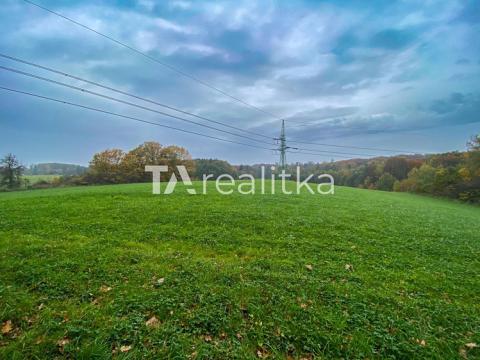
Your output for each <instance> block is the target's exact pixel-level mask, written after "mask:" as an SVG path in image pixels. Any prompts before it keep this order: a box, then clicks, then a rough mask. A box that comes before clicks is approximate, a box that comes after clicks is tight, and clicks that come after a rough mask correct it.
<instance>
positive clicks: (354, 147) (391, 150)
mask: <svg viewBox="0 0 480 360" xmlns="http://www.w3.org/2000/svg"><path fill="white" fill-rule="evenodd" d="M288 142H290V143H294V144H307V145H319V146H330V147H337V148H348V149H360V150H372V151H387V152H397V153H398V152H400V153H405V154H416V152H412V151H406V150H395V149H381V148H371V147H361V146H350V145H334V144H324V143H317V142H309V141H299V140H288Z"/></svg>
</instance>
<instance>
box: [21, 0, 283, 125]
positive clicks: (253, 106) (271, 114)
mask: <svg viewBox="0 0 480 360" xmlns="http://www.w3.org/2000/svg"><path fill="white" fill-rule="evenodd" d="M23 1H24V2H26V3H28V4H30V5H33V6H36V7H38V8H40V9H42V10H44V11H47V12H49V13H51V14H53V15H56V16H58V17H61V18H62V19H64V20H67V21H69V22H71V23H73V24H75V25H77V26H80V27H82V28H84V29H86V30H88V31H91V32H93V33H95V34H97V35H100V36H102V37H104V38H106V39H108V40H110V41H113V42H114V43H116V44H118V45H121V46H123V47H125V48H127V49H129V50H131V51H133V52H135V53H137V54H138V55H141V56H143V57H145V58H147V59H149V60H151V61H154V62H156V63H158V64H160V65H162V66H164V67H166V68H167V69H169V70H171V71H173V72H175V73H177V74H179V75H182V76H183V77H186V78H188V79H190V80H193V81H195V82H197V83H199V84H201V85H202V86H205V87H207V88H209V89H211V90H214V91H216V92H218V93H220V94H222V95H224V96H226V97H228V98H230V99H232V100H235V101H237V102H238V103H240V104H243V105H245V106H247V107H249V108H251V109H254V110H257V111H260V112H262V113H264V114H266V115H269V116H271V117H273V118H276V119H277V120H281V119H280V118H279V117H278V116H277V115H275V114H273V113H271V112H269V111H266V110H263V109H261V108H259V107H258V106H255V105H252V104H250V103H248V102H246V101H244V100H242V99H240V98H238V97H236V96H233V95H230V94H229V93H227V92H226V91H224V90H222V89H219V88H218V87H216V86H214V85H212V84H210V83H208V82H206V81H204V80H202V79H200V78H198V77H196V76H194V75H191V74H189V73H187V72H185V71H184V70H181V69H179V68H177V67H175V66H172V65H170V64H168V63H166V62H165V61H162V60H159V59H157V58H155V57H153V56H151V55H148V54H147V53H145V52H143V51H141V50H138V49H137V48H134V47H133V46H130V45H128V44H126V43H124V42H122V41H120V40H117V39H115V38H113V37H111V36H109V35H106V34H104V33H101V32H100V31H97V30H95V29H92V28H91V27H89V26H87V25H85V24H82V23H80V22H78V21H76V20H74V19H72V18H69V17H67V16H65V15H63V14H60V13H58V12H56V11H53V10H51V9H48V8H46V7H45V6H42V5H39V4H37V3H35V2H33V1H30V0H23Z"/></svg>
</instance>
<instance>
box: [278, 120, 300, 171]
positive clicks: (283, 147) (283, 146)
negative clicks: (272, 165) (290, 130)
mask: <svg viewBox="0 0 480 360" xmlns="http://www.w3.org/2000/svg"><path fill="white" fill-rule="evenodd" d="M275 140H278V141H279V142H280V144H279V145H280V146H279V148H278V151H279V152H280V164H279V165H280V170H285V167H286V166H287V155H286V154H287V149H297V148H292V147H290V146H287V137H286V136H285V120H282V130H281V131H280V137H279V138H277V139H275Z"/></svg>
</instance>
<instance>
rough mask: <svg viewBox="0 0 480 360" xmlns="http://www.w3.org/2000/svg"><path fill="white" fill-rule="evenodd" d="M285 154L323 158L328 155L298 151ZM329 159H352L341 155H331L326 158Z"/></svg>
mask: <svg viewBox="0 0 480 360" xmlns="http://www.w3.org/2000/svg"><path fill="white" fill-rule="evenodd" d="M287 153H289V154H302V155H316V156H324V157H327V156H328V155H325V154H323V155H322V154H315V153H309V152H299V151H288V150H287ZM328 157H329V158H332V157H337V158H343V159H351V158H352V157H351V156H342V155H332V156H328Z"/></svg>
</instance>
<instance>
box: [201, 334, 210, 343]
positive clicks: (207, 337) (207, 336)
mask: <svg viewBox="0 0 480 360" xmlns="http://www.w3.org/2000/svg"><path fill="white" fill-rule="evenodd" d="M203 340H205V341H206V342H210V341H212V337H211V336H210V335H205V336H204V337H203Z"/></svg>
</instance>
